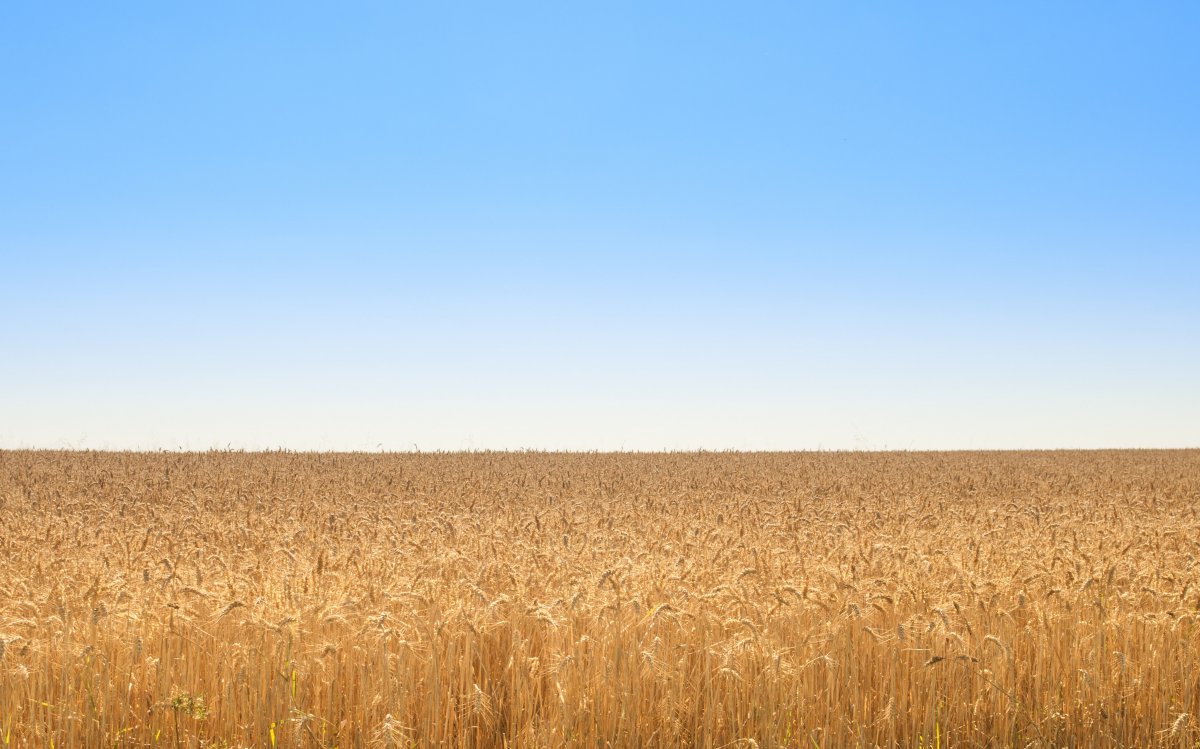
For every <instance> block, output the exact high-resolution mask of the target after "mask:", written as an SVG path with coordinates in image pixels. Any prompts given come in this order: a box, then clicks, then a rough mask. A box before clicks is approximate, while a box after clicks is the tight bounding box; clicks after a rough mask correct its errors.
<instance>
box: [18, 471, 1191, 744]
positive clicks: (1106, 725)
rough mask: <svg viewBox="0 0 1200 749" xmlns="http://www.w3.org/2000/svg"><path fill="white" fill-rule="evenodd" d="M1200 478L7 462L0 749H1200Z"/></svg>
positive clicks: (1178, 474)
mask: <svg viewBox="0 0 1200 749" xmlns="http://www.w3.org/2000/svg"><path fill="white" fill-rule="evenodd" d="M1198 513H1200V452H1197V451H1174V452H1168V451H1129V452H1062V453H958V454H952V453H913V454H740V453H719V454H621V455H613V454H545V453H515V454H514V453H509V454H492V453H472V454H433V455H428V454H426V455H364V454H290V453H247V454H241V453H209V454H134V453H67V452H63V453H57V452H0V643H2V645H0V747H3V749H9V747H50V746H54V747H273V746H278V747H343V748H348V747H412V746H422V747H423V746H447V747H480V748H484V747H505V746H507V747H567V746H571V747H574V746H580V747H582V746H587V747H597V746H605V747H677V746H689V747H691V746H695V747H712V748H714V749H715V748H716V747H764V748H765V747H810V748H811V747H846V746H864V747H873V746H885V747H886V746H927V747H974V746H997V747H999V746H1015V747H1025V746H1046V747H1050V746H1055V747H1057V746H1096V747H1106V746H1107V747H1118V746H1169V747H1194V746H1197V741H1198V740H1200V514H1198Z"/></svg>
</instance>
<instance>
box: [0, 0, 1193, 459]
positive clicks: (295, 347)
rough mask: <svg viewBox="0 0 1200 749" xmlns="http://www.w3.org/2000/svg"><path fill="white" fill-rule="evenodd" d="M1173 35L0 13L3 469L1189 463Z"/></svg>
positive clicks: (990, 14)
mask: <svg viewBox="0 0 1200 749" xmlns="http://www.w3.org/2000/svg"><path fill="white" fill-rule="evenodd" d="M250 5H253V6H254V7H247V6H250ZM1198 37H1200V6H1197V5H1196V4H1195V3H1185V2H1180V3H1161V4H1153V5H1145V4H1141V5H1135V4H1131V3H1121V4H1117V3H1112V4H1108V3H1058V4H1044V3H1003V4H1001V3H995V4H970V5H967V4H962V3H925V4H920V5H919V7H907V6H901V5H896V4H891V5H883V4H875V5H867V4H861V5H853V6H852V5H850V4H845V3H842V4H833V3H817V4H802V3H778V4H772V3H758V4H756V3H743V4H730V3H694V2H689V3H655V4H650V3H604V4H590V5H585V4H567V3H545V4H515V3H514V4H498V3H497V4H466V3H453V4H452V3H428V4H400V3H379V4H349V3H347V4H339V5H338V6H337V7H334V6H332V5H329V4H321V5H317V4H312V5H306V4H300V3H286V4H285V3H279V4H271V3H254V4H248V3H220V2H213V3H204V4H199V3H193V4H188V3H101V4H94V3H92V4H85V3H75V4H70V3H68V4H62V5H48V4H45V3H25V2H13V3H5V4H4V5H3V7H0V261H2V266H0V267H2V270H0V320H3V321H4V323H5V326H4V327H5V331H4V338H3V346H2V348H0V392H2V393H3V394H4V395H3V397H2V398H0V447H26V446H40V447H55V446H73V447H90V448H139V447H140V448H160V447H163V448H177V447H185V448H207V447H213V446H220V447H224V446H226V445H229V446H233V447H246V448H261V447H288V448H294V449H377V448H378V447H380V446H382V447H383V448H384V449H411V448H412V446H413V445H417V446H419V447H421V448H422V449H460V448H523V447H532V448H570V449H622V448H624V449H661V448H671V449H676V448H696V447H704V448H710V449H719V448H740V449H755V448H766V449H816V448H823V449H844V448H884V447H888V448H908V449H917V448H996V447H999V448H1019V447H1136V446H1200V388H1198V387H1197V383H1200V293H1198V291H1197V289H1198V288H1200V210H1198V207H1200V97H1197V96H1196V89H1197V85H1198V84H1200V45H1197V44H1196V43H1195V40H1196V39H1197V38H1198Z"/></svg>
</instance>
